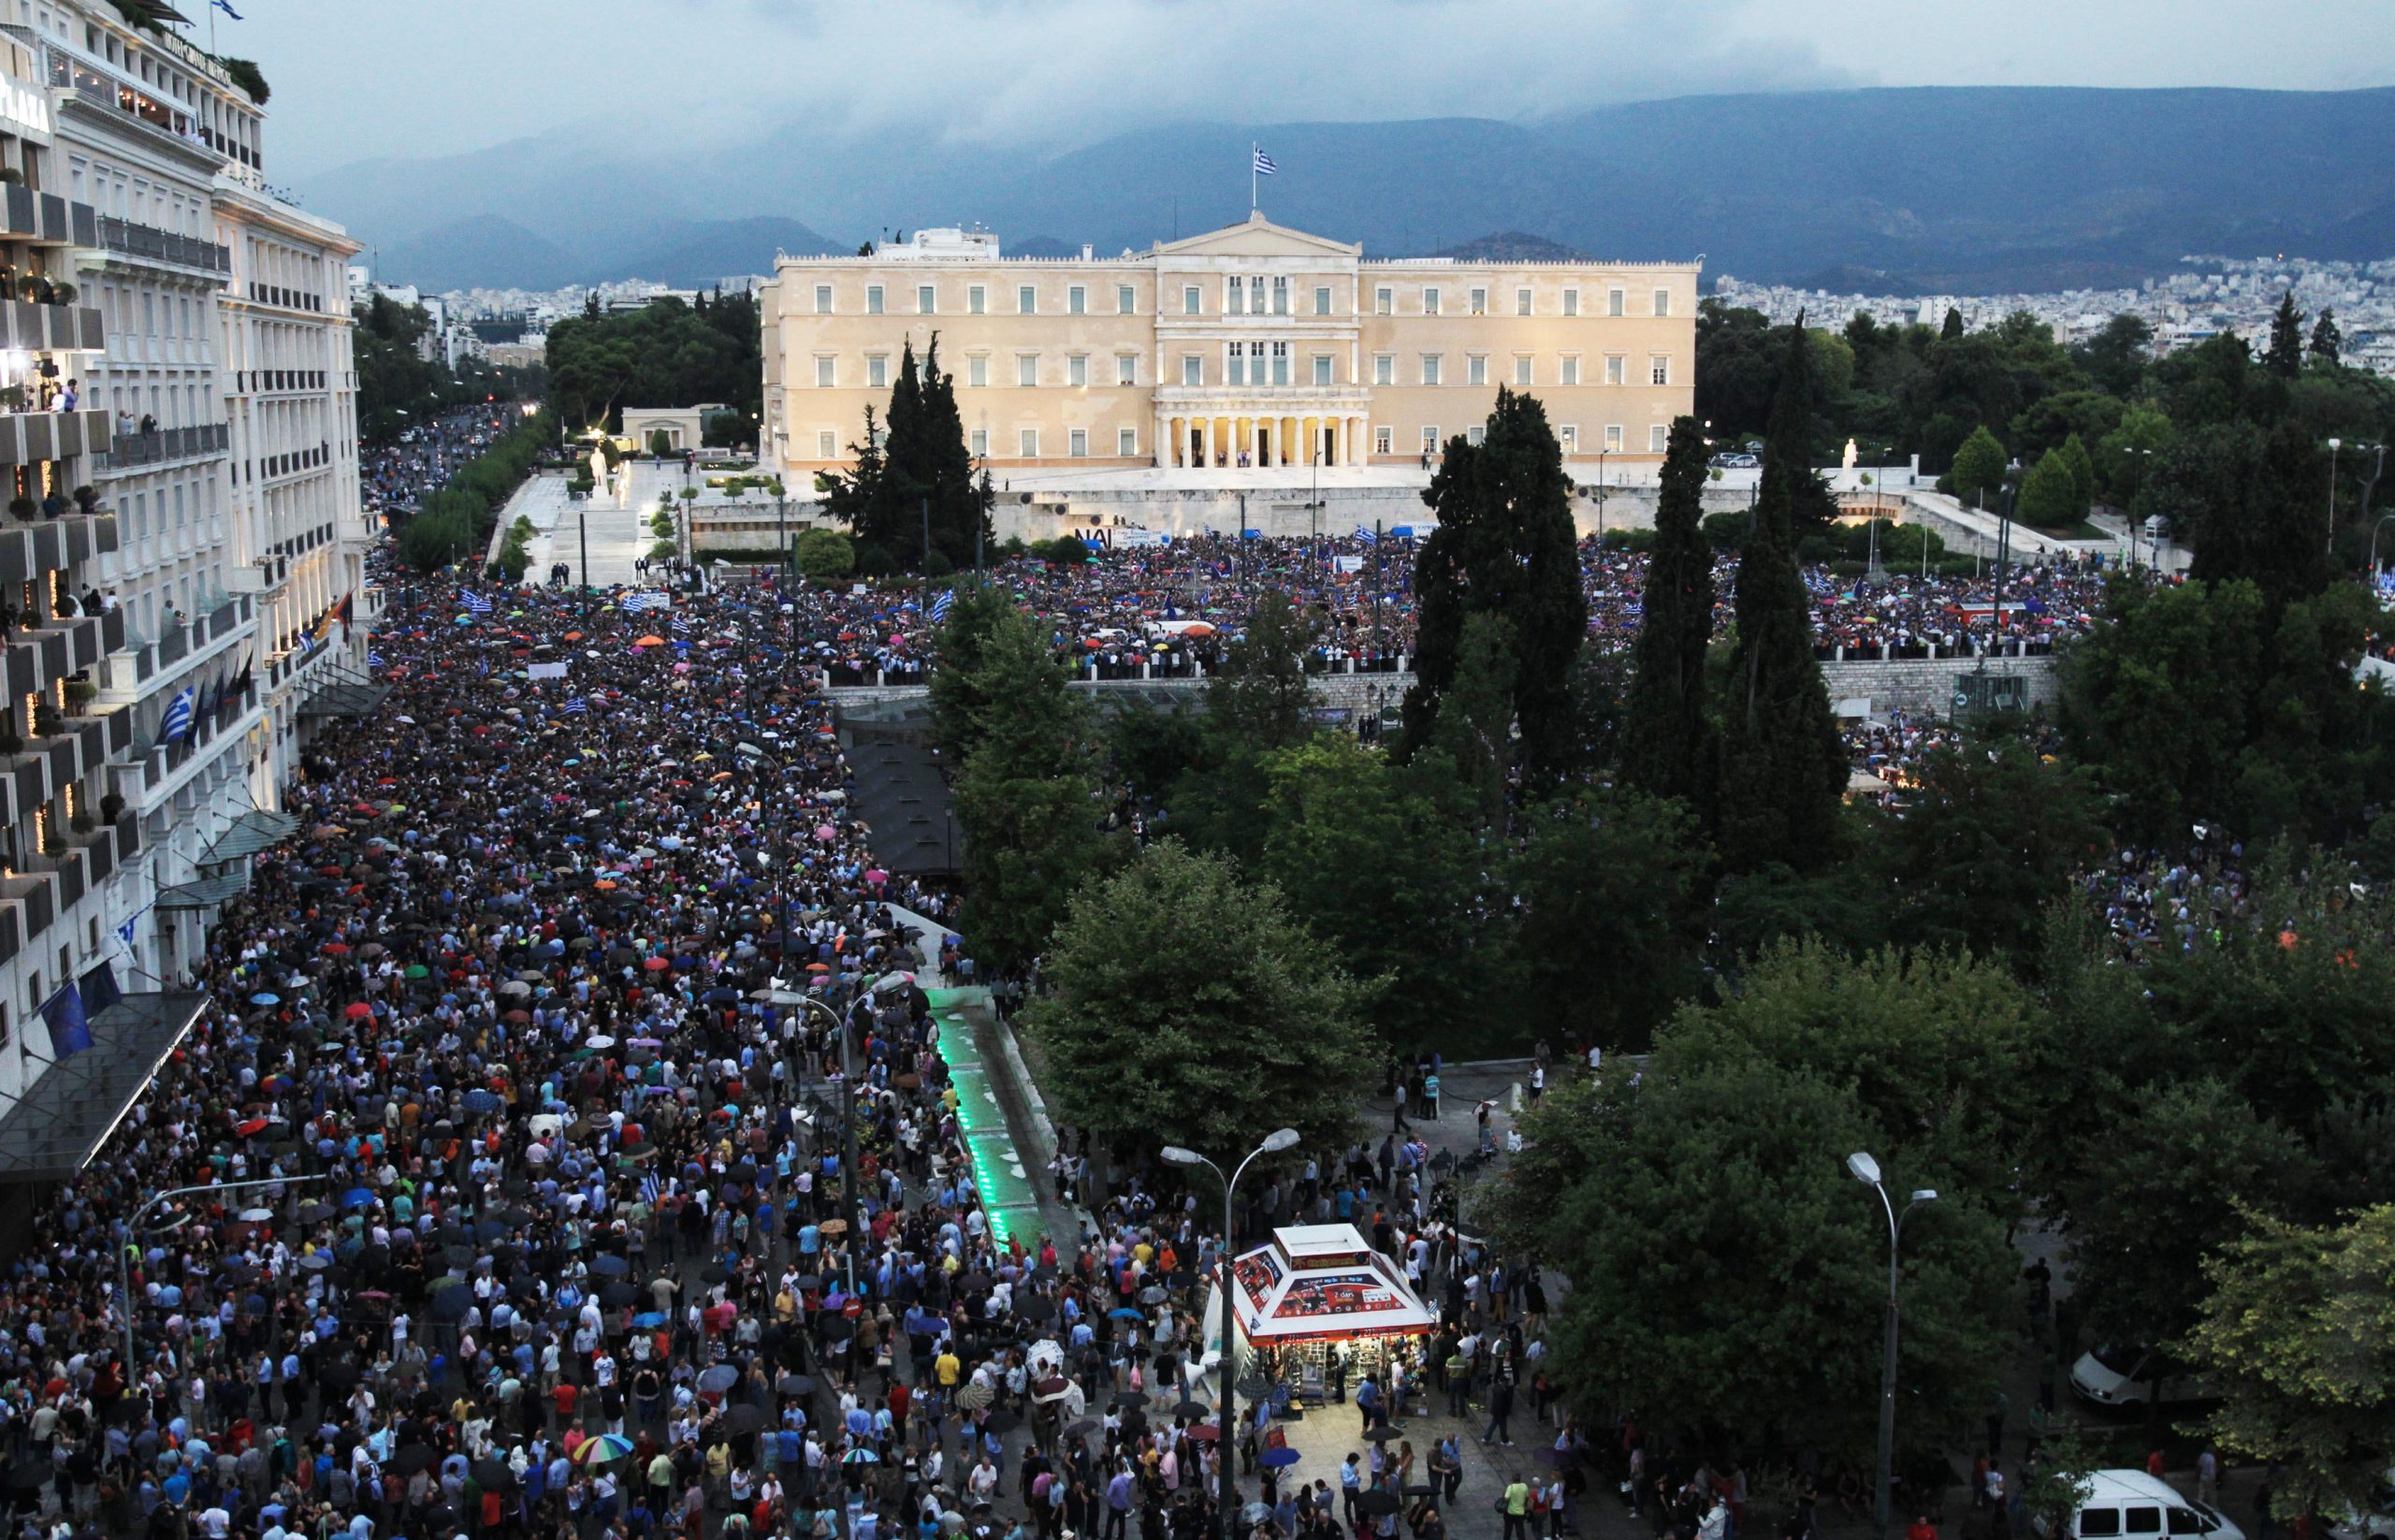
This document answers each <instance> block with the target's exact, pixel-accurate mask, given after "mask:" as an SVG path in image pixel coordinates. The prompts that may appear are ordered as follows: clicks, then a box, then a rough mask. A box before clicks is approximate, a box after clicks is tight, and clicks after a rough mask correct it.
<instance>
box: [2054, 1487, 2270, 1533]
mask: <svg viewBox="0 0 2395 1540" xmlns="http://www.w3.org/2000/svg"><path fill="white" fill-rule="evenodd" d="M2173 1535H2183V1536H2190V1537H2193V1540H2245V1532H2244V1531H2243V1530H2241V1529H2239V1528H2238V1527H2237V1526H2236V1525H2235V1524H2234V1523H2231V1522H2230V1521H2229V1520H2228V1518H2227V1517H2226V1516H2225V1515H2223V1514H2222V1513H2221V1512H2220V1511H2219V1510H2218V1509H2216V1508H2214V1507H2211V1506H2208V1505H2207V1504H2202V1503H2199V1502H2197V1501H2196V1500H2195V1499H2194V1498H2191V1497H2183V1496H2181V1495H2180V1493H2179V1491H2178V1489H2176V1488H2174V1487H2172V1486H2171V1485H2170V1483H2169V1482H2167V1481H2165V1480H2163V1479H2162V1478H2161V1477H2159V1476H2153V1475H2146V1474H2145V1473H2144V1472H2143V1471H2096V1472H2093V1473H2091V1474H2090V1475H2089V1476H2088V1488H2087V1496H2086V1497H2085V1498H2084V1499H2083V1501H2082V1502H2081V1503H2080V1504H2079V1512H2078V1513H2076V1514H2075V1515H2073V1516H2072V1517H2071V1520H2070V1523H2069V1525H2068V1527H2067V1529H2066V1531H2065V1533H2064V1535H2062V1536H2054V1535H2048V1536H2047V1540H2145V1537H2147V1536H2152V1537H2154V1540H2170V1536H2173Z"/></svg>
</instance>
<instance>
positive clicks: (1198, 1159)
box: [1160, 1128, 1298, 1536]
mask: <svg viewBox="0 0 2395 1540" xmlns="http://www.w3.org/2000/svg"><path fill="white" fill-rule="evenodd" d="M1297 1141H1298V1131H1297V1130H1296V1129H1295V1128H1276V1129H1274V1130H1273V1131H1272V1132H1271V1133H1269V1134H1267V1135H1265V1136H1264V1142H1263V1143H1261V1144H1259V1145H1257V1146H1256V1148H1255V1149H1253V1150H1251V1151H1249V1152H1248V1155H1247V1159H1245V1160H1242V1161H1241V1162H1240V1163H1239V1169H1238V1170H1235V1171H1233V1172H1231V1174H1230V1175H1228V1176H1223V1169H1222V1168H1221V1167H1220V1166H1217V1165H1215V1164H1214V1163H1213V1162H1212V1161H1211V1160H1209V1159H1207V1158H1206V1157H1205V1156H1204V1155H1199V1154H1198V1152H1197V1151H1195V1150H1184V1149H1183V1148H1182V1147H1181V1146H1180V1145H1178V1144H1168V1145H1166V1146H1165V1147H1164V1149H1163V1150H1162V1151H1161V1152H1160V1153H1161V1154H1162V1155H1163V1156H1164V1158H1165V1159H1166V1160H1167V1161H1168V1162H1169V1163H1171V1164H1172V1165H1175V1166H1203V1167H1205V1168H1206V1169H1207V1170H1211V1171H1212V1172H1213V1173H1214V1174H1215V1175H1216V1176H1217V1177H1221V1178H1222V1183H1223V1250H1222V1255H1221V1256H1220V1257H1216V1258H1215V1264H1216V1267H1217V1269H1218V1271H1220V1273H1221V1279H1220V1283H1219V1287H1220V1288H1221V1289H1222V1291H1223V1347H1222V1353H1221V1356H1220V1357H1219V1358H1216V1360H1215V1363H1214V1374H1215V1378H1216V1379H1217V1380H1218V1381H1219V1382H1220V1383H1221V1386H1222V1412H1221V1418H1222V1431H1221V1432H1220V1434H1219V1435H1218V1436H1219V1438H1220V1440H1221V1442H1220V1443H1219V1444H1218V1445H1217V1446H1216V1448H1217V1449H1218V1451H1219V1453H1218V1454H1217V1456H1216V1463H1217V1464H1219V1465H1220V1466H1221V1468H1222V1483H1221V1489H1220V1492H1219V1495H1218V1496H1217V1498H1216V1500H1215V1504H1214V1506H1215V1509H1216V1513H1215V1517H1216V1518H1217V1519H1219V1520H1220V1522H1221V1524H1222V1533H1224V1534H1225V1535H1226V1536H1228V1535H1230V1534H1232V1533H1235V1530H1234V1522H1235V1520H1234V1519H1233V1517H1232V1514H1233V1509H1234V1507H1235V1504H1234V1501H1233V1500H1234V1499H1235V1498H1237V1497H1238V1495H1239V1489H1238V1487H1237V1486H1236V1485H1235V1484H1234V1482H1233V1481H1232V1479H1231V1473H1232V1466H1233V1460H1232V1451H1233V1450H1234V1449H1236V1448H1237V1447H1238V1439H1239V1434H1238V1431H1237V1429H1238V1424H1237V1423H1236V1422H1235V1421H1234V1420H1233V1418H1232V1416H1231V1412H1232V1406H1231V1367H1232V1354H1231V1214H1232V1209H1231V1193H1232V1191H1233V1190H1234V1189H1236V1188H1237V1187H1238V1186H1239V1179H1240V1178H1241V1177H1242V1176H1245V1175H1246V1174H1247V1168H1248V1166H1249V1165H1250V1164H1251V1163H1253V1162H1254V1161H1255V1159H1256V1156H1257V1155H1273V1154H1278V1153H1279V1152H1280V1151H1283V1150H1285V1149H1287V1148H1289V1146H1291V1145H1293V1144H1295V1143H1296V1142H1297Z"/></svg>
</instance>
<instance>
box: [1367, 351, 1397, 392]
mask: <svg viewBox="0 0 2395 1540" xmlns="http://www.w3.org/2000/svg"><path fill="white" fill-rule="evenodd" d="M1372 384H1374V385H1395V384H1397V358H1396V356H1395V355H1393V354H1387V353H1375V354H1373V355H1372Z"/></svg>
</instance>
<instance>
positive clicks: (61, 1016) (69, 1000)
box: [41, 983, 92, 1059]
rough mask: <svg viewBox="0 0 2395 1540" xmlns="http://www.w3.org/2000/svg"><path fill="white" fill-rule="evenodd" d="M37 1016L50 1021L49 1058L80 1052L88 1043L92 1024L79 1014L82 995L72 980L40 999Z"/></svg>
mask: <svg viewBox="0 0 2395 1540" xmlns="http://www.w3.org/2000/svg"><path fill="white" fill-rule="evenodd" d="M41 1019H42V1020H43V1021H45V1022H47V1023H49V1024H50V1052H51V1056H52V1057H53V1058H61V1059H63V1058H65V1057H66V1055H68V1054H69V1053H81V1052H83V1050H85V1049H87V1048H89V1047H91V1046H92V1024H91V1022H90V1021H89V1020H88V1019H86V1018H85V1016H84V1014H83V995H82V992H81V991H80V990H79V989H77V988H76V987H75V986H74V985H73V984H71V983H70V984H68V985H67V986H66V987H65V988H64V989H62V990H60V991H59V992H58V993H57V994H55V995H51V997H50V998H49V999H48V1000H46V1001H44V1002H43V1004H42V1008H41Z"/></svg>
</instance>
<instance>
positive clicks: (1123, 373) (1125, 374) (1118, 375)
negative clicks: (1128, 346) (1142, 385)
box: [1114, 353, 1139, 385]
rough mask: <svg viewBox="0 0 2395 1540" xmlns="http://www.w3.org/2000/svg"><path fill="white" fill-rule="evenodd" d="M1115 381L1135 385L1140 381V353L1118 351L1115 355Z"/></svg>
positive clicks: (1120, 383) (1118, 383)
mask: <svg viewBox="0 0 2395 1540" xmlns="http://www.w3.org/2000/svg"><path fill="white" fill-rule="evenodd" d="M1114 383H1115V384H1116V385H1138V384H1139V355H1138V354H1136V353H1118V354H1116V355H1115V356H1114Z"/></svg>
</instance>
